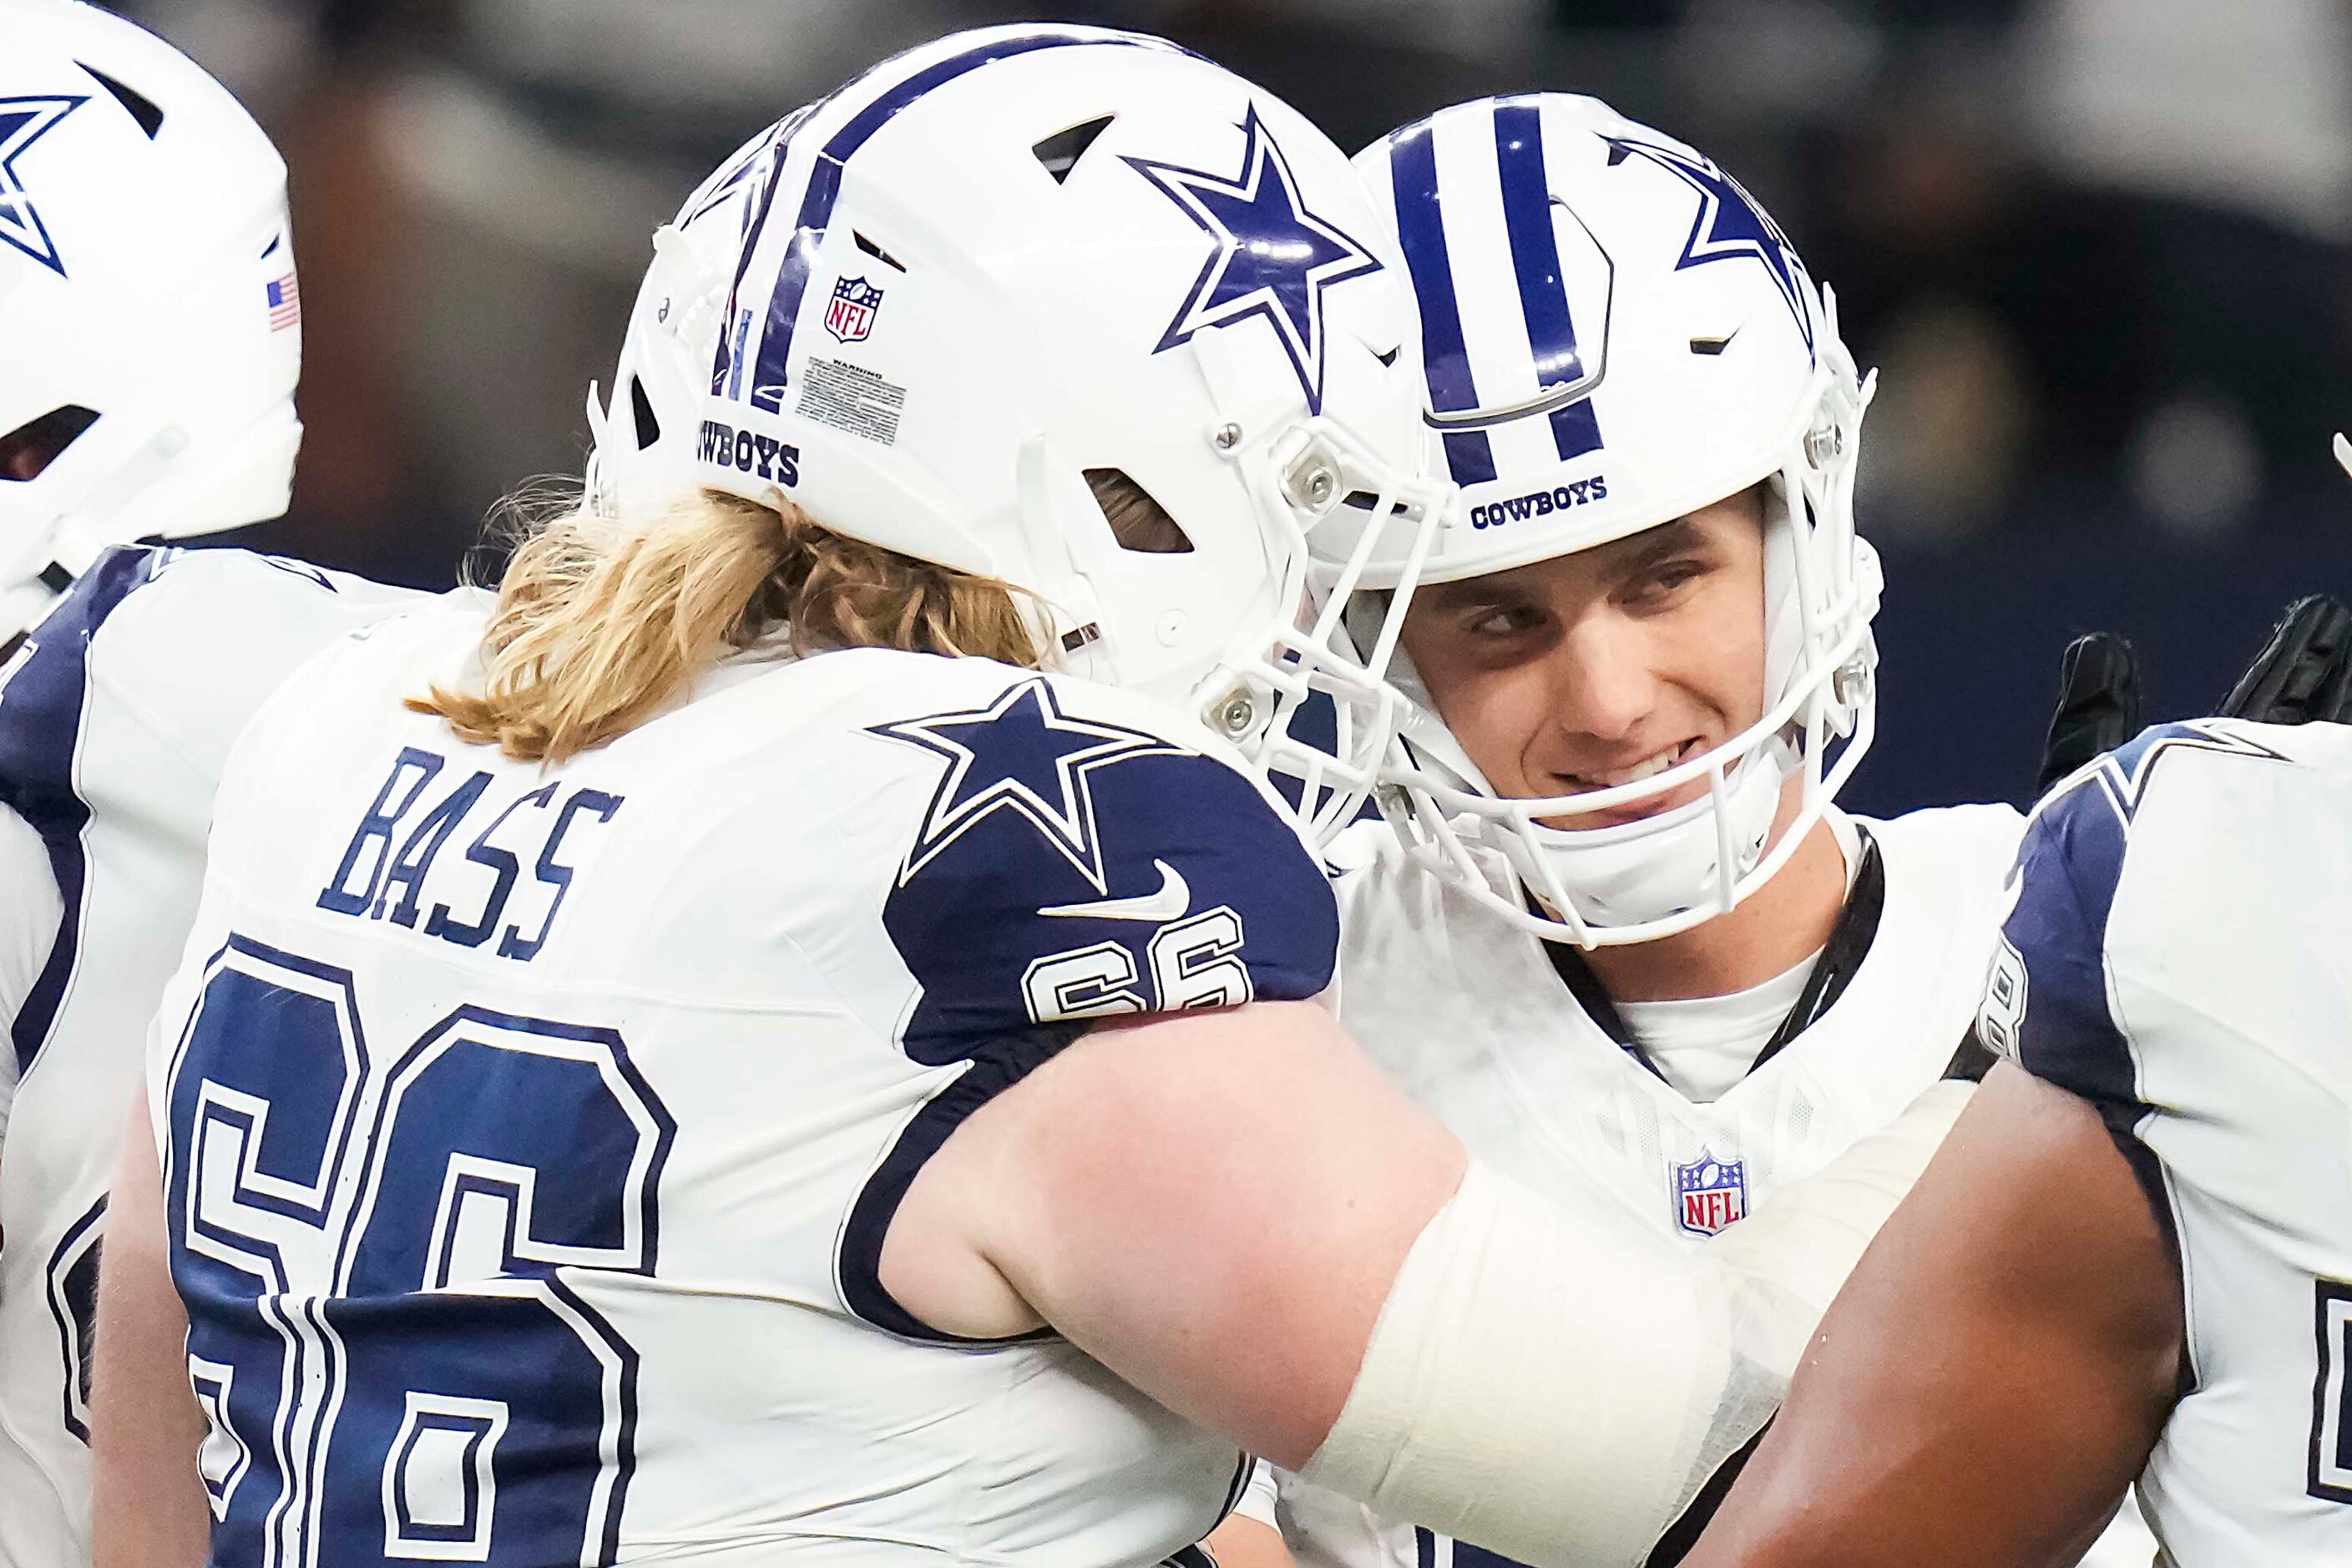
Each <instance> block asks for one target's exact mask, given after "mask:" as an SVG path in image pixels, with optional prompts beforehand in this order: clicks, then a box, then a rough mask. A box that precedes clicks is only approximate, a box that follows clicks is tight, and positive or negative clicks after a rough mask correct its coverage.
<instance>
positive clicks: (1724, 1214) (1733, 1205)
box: [1675, 1150, 1748, 1236]
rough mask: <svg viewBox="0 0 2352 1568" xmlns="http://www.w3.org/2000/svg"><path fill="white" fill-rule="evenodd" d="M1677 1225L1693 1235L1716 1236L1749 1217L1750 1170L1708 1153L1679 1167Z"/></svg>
mask: <svg viewBox="0 0 2352 1568" xmlns="http://www.w3.org/2000/svg"><path fill="white" fill-rule="evenodd" d="M1747 1214H1748V1167H1747V1163H1746V1162H1744V1161H1740V1160H1718V1159H1717V1158H1716V1157H1715V1156H1714V1155H1712V1154H1709V1153H1708V1152H1706V1151H1705V1150H1701V1151H1700V1152H1699V1156H1698V1158H1697V1159H1696V1160H1693V1161H1691V1162H1690V1163H1688V1164H1682V1165H1676V1166H1675V1224H1677V1225H1679V1226H1682V1227H1683V1228H1684V1229H1685V1230H1686V1231H1688V1232H1690V1233H1691V1234H1692V1235H1693V1236H1713V1235H1714V1234H1715V1233H1716V1232H1717V1231H1719V1230H1721V1229H1722V1228H1723V1227H1724V1226H1727V1225H1730V1224H1731V1223H1732V1222H1734V1221H1735V1220H1738V1219H1742V1218H1745V1217H1746V1216H1747Z"/></svg>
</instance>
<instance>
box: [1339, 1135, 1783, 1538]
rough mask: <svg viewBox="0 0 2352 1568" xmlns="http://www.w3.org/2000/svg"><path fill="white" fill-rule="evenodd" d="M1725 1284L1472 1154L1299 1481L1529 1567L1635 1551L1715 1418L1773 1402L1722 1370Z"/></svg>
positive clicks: (1767, 1408) (1745, 1414)
mask: <svg viewBox="0 0 2352 1568" xmlns="http://www.w3.org/2000/svg"><path fill="white" fill-rule="evenodd" d="M1728 1295H1729V1291H1728V1289H1727V1277H1726V1276H1725V1275H1724V1274H1723V1273H1722V1271H1721V1270H1720V1268H1718V1267H1717V1265H1715V1264H1714V1263H1712V1262H1711V1261H1710V1260H1709V1259H1708V1258H1706V1254H1705V1251H1704V1250H1703V1249H1702V1250H1701V1251H1699V1252H1697V1253H1696V1254H1694V1253H1692V1252H1690V1251H1688V1250H1686V1249H1683V1248H1679V1247H1675V1246H1674V1245H1672V1244H1671V1243H1669V1242H1668V1241H1666V1240H1665V1239H1664V1237H1656V1236H1653V1235H1650V1234H1648V1233H1646V1232H1643V1231H1642V1230H1640V1229H1638V1228H1636V1227H1635V1226H1632V1225H1631V1224H1629V1223H1627V1222H1624V1221H1618V1222H1615V1223H1612V1224H1601V1223H1595V1222H1594V1221H1591V1220H1589V1219H1583V1218H1580V1217H1579V1216H1577V1215H1572V1214H1570V1213H1568V1212H1567V1211H1565V1210H1562V1209H1559V1208H1558V1207H1555V1206H1554V1205H1549V1204H1548V1203H1546V1202H1544V1201H1543V1200H1542V1199H1540V1198H1538V1197H1537V1196H1536V1195H1535V1194H1532V1193H1530V1192H1528V1191H1527V1190H1526V1189H1525V1188H1523V1187H1520V1186H1518V1185H1517V1184H1515V1183H1513V1182H1511V1181H1509V1180H1508V1179H1507V1178H1506V1177H1503V1176H1501V1175H1498V1174H1496V1173H1494V1172H1493V1171H1490V1170H1488V1169H1487V1168H1486V1167H1485V1166H1483V1165H1481V1164H1479V1163H1476V1162H1475V1161H1474V1162H1472V1163H1471V1165H1470V1168H1469V1170H1468V1171H1467V1172H1466V1173H1465V1175H1464V1176H1463V1179H1462V1185H1461V1188H1460V1190H1459V1191H1457V1192H1456V1193H1455V1194H1454V1197H1453V1199H1452V1200H1451V1201H1450V1202H1448V1203H1447V1204H1446V1205H1445V1206H1444V1208H1443V1209H1440V1210H1439V1211H1438V1213H1437V1215H1435V1217H1433V1219H1431V1221H1430V1222H1429V1224H1428V1226H1426V1227H1425V1228H1424V1229H1423V1231H1422V1233H1421V1237H1420V1239H1418V1240H1417V1241H1415V1242H1414V1243H1413V1247H1412V1251H1411V1252H1410V1253H1409V1254H1408V1255H1407V1256H1406V1258H1405V1262H1404V1267H1403V1268H1401V1269H1400V1270H1398V1273H1397V1278H1396V1282H1395V1284H1394V1285H1393V1286H1392V1287H1391V1289H1390V1291H1389V1297H1388V1300H1387V1302H1386V1304H1384V1305H1383V1306H1382V1307H1381V1316H1380V1321H1379V1323H1378V1324H1377V1326H1376V1327H1375V1328H1374V1330H1373V1332H1372V1338H1371V1342H1370V1344H1369V1345H1368V1346H1367V1347H1366V1348H1365V1352H1364V1363H1363V1367H1362V1369H1361V1370H1360V1372H1359V1373H1358V1374H1357V1377H1356V1382H1355V1385H1354V1387H1353V1388H1352V1389H1350V1390H1349V1395H1348V1401H1347V1405H1345V1407H1344V1408H1343V1409H1342V1410H1341V1411H1340V1414H1339V1420H1338V1421H1337V1422H1336V1423H1334V1424H1333V1426H1332V1428H1331V1431H1330V1434H1329V1435H1328V1436H1327V1437H1326V1438H1325V1439H1324V1442H1323V1446H1322V1447H1320V1448H1318V1450H1317V1451H1316V1453H1315V1457H1314V1458H1312V1459H1310V1460H1308V1461H1307V1467H1306V1468H1305V1469H1304V1470H1303V1471H1302V1472H1301V1474H1302V1475H1304V1477H1305V1478H1306V1479H1307V1480H1309V1481H1313V1482H1316V1483H1318V1484H1319V1485H1323V1486H1328V1487H1331V1488H1334V1489H1337V1490H1339V1491H1342V1492H1345V1493H1347V1494H1349V1496H1351V1497H1354V1498H1356V1499H1358V1500H1360V1501H1363V1502H1366V1503H1369V1504H1370V1505H1371V1507H1372V1508H1373V1510H1375V1511H1376V1512H1378V1513H1379V1514H1380V1515H1381V1517H1382V1518H1384V1519H1388V1520H1392V1521H1410V1522H1412V1523H1415V1524H1423V1525H1427V1526H1429V1527H1430V1528H1431V1529H1433V1530H1439V1531H1444V1532H1445V1533H1446V1534H1448V1535H1452V1536H1455V1537H1458V1538H1460V1539H1462V1540H1465V1541H1470V1542H1475V1543H1476V1544H1478V1545H1481V1546H1485V1547H1487V1548H1489V1549H1491V1550H1493V1551H1496V1552H1503V1553H1505V1554H1507V1555H1508V1556H1510V1557H1512V1558H1515V1559H1517V1561H1519V1562H1521V1563H1528V1564H1531V1565H1534V1568H1546V1565H1549V1564H1552V1563H1559V1564H1568V1563H1576V1564H1580V1565H1584V1568H1603V1565H1608V1564H1634V1563H1640V1562H1641V1561H1642V1559H1643V1557H1644V1556H1645V1555H1646V1554H1647V1553H1648V1551H1649V1547H1650V1543H1651V1542H1653V1541H1654V1539H1655V1538H1656V1536H1657V1534H1658V1532H1659V1531H1661V1530H1663V1529H1664V1527H1665V1525H1666V1524H1667V1523H1668V1522H1670V1521H1671V1520H1672V1518H1673V1516H1674V1514H1675V1511H1677V1510H1679V1509H1680V1507H1681V1505H1682V1502H1683V1500H1684V1499H1685V1495H1686V1493H1687V1491H1688V1490H1690V1489H1695V1488H1696V1484H1697V1482H1696V1481H1692V1480H1690V1479H1689V1478H1690V1477H1691V1475H1692V1473H1693V1471H1694V1470H1695V1469H1698V1468H1699V1467H1700V1466H1701V1465H1702V1464H1704V1465H1705V1466H1706V1470H1705V1471H1701V1473H1700V1477H1699V1479H1701V1480H1703V1479H1705V1473H1706V1471H1711V1470H1712V1468H1713V1462H1712V1461H1711V1460H1709V1459H1708V1458H1706V1456H1708V1455H1709V1454H1710V1453H1712V1454H1713V1455H1714V1457H1715V1458H1716V1459H1719V1458H1721V1454H1722V1453H1723V1452H1727V1451H1728V1450H1727V1449H1723V1448H1722V1447H1721V1439H1720V1438H1719V1437H1717V1435H1716V1433H1717V1427H1718V1426H1721V1425H1722V1424H1723V1421H1724V1418H1725V1417H1726V1416H1728V1417H1729V1418H1730V1419H1731V1421H1732V1423H1733V1424H1734V1425H1735V1426H1738V1425H1744V1426H1745V1427H1746V1430H1747V1431H1748V1432H1753V1431H1754V1430H1755V1429H1756V1428H1757V1427H1758V1426H1761V1425H1762V1424H1763V1421H1764V1420H1765V1418H1766V1417H1768V1416H1769V1415H1770V1414H1771V1412H1772V1410H1773V1408H1774V1407H1775V1406H1776V1405H1778V1403H1779V1399H1780V1391H1781V1389H1780V1384H1777V1383H1773V1382H1771V1381H1770V1380H1769V1379H1765V1378H1762V1377H1760V1376H1750V1375H1748V1374H1746V1373H1743V1372H1741V1371H1740V1370H1739V1369H1738V1365H1737V1361H1738V1358H1737V1356H1736V1353H1735V1352H1734V1350H1733V1347H1732V1344H1731V1311H1730V1304H1729V1301H1728V1300H1727V1298H1728ZM1743 1390H1744V1391H1745V1392H1744V1393H1743V1392H1742V1391H1743ZM1727 1405H1735V1406H1747V1407H1748V1408H1746V1409H1745V1410H1744V1411H1742V1410H1738V1409H1734V1410H1728V1411H1727V1409H1726V1406H1727ZM1741 1440H1743V1441H1744V1437H1743V1438H1742V1439H1741ZM1732 1446H1733V1447H1737V1444H1736V1443H1735V1444H1734V1445H1732Z"/></svg>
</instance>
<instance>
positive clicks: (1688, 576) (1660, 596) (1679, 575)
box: [1624, 555, 1715, 605]
mask: <svg viewBox="0 0 2352 1568" xmlns="http://www.w3.org/2000/svg"><path fill="white" fill-rule="evenodd" d="M1714 569H1715V568H1714V566H1713V564H1712V563H1709V562H1706V561H1705V560H1702V559H1700V558H1699V557H1697V556H1690V555H1678V556H1675V557H1674V558H1672V559H1671V560H1666V561H1661V562H1659V563H1656V564H1655V565H1654V566H1651V567H1649V568H1648V569H1646V570H1645V571H1643V573H1641V574H1640V575H1638V576H1636V577H1634V578H1633V581H1631V582H1630V583H1628V584H1626V585H1625V588H1624V597H1625V598H1626V599H1627V600H1628V601H1629V602H1631V603H1633V604H1636V605H1661V604H1664V603H1666V602H1667V601H1670V600H1671V599H1673V598H1674V596H1675V594H1676V593H1678V592H1679V591H1681V590H1682V589H1684V588H1685V587H1688V586H1689V585H1690V584H1693V583H1695V582H1696V581H1698V580H1699V579H1700V578H1702V577H1705V576H1706V575H1707V574H1709V573H1710V572H1712V571H1713V570H1714Z"/></svg>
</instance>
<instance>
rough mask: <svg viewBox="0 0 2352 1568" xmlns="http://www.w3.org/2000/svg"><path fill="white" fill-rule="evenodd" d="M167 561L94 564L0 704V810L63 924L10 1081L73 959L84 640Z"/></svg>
mask: <svg viewBox="0 0 2352 1568" xmlns="http://www.w3.org/2000/svg"><path fill="white" fill-rule="evenodd" d="M168 558H169V552H167V551H163V550H157V549H148V548H141V547H136V546H119V547H117V548H116V549H114V550H112V551H110V552H108V553H107V554H105V555H103V556H101V557H100V559H99V562H98V564H97V565H95V566H93V567H91V568H90V569H89V572H88V573H86V574H84V575H83V576H82V578H81V581H80V582H79V583H78V584H76V585H75V587H74V590H73V592H72V594H71V595H68V597H67V598H66V600H65V601H64V602H63V603H61V604H60V605H58V608H57V609H56V610H55V611H53V612H52V613H51V614H50V616H49V617H48V619H47V620H46V621H44V622H42V623H41V625H40V626H37V627H35V628H34V632H33V640H34V647H33V651H32V654H31V656H30V657H29V658H27V659H26V663H25V666H24V668H21V669H19V670H18V671H17V672H16V678H15V679H12V680H11V681H10V682H9V683H8V691H7V697H6V700H5V701H0V805H6V806H8V807H9V808H10V809H11V810H13V811H15V812H16V815H17V816H20V817H22V818H24V820H25V822H26V826H30V827H31V828H32V829H33V830H34V831H35V832H36V833H37V834H39V835H40V836H41V842H42V844H43V846H44V847H46V848H47V850H48V854H49V871H50V874H51V875H52V876H54V877H55V878H56V879H57V884H58V898H59V899H60V900H62V902H63V904H64V907H65V917H64V919H63V920H61V921H58V934H57V940H56V941H55V942H52V943H51V944H50V947H49V957H48V962H47V963H45V964H43V965H42V967H41V973H39V974H38V975H37V976H36V977H35V979H34V981H33V985H32V989H31V990H30V991H28V992H27V993H26V996H25V1001H24V1005H23V1006H22V1007H20V1008H19V1009H18V1010H17V1013H16V1023H15V1025H14V1026H13V1028H12V1031H11V1033H12V1037H13V1039H12V1043H13V1045H14V1047H15V1048H16V1068H17V1072H18V1074H19V1076H21V1075H22V1074H24V1073H26V1072H28V1071H30V1070H31V1069H32V1066H33V1059H34V1058H35V1057H37V1056H38V1055H39V1054H40V1049H41V1047H42V1045H43V1044H44V1043H45V1042H46V1041H47V1039H48V1037H49V1030H50V1028H51V1027H52V1026H54V1025H55V1024H56V1023H57V1017H58V1010H59V1009H60V1008H62V1007H63V1006H64V1005H65V999H66V990H67V987H68V984H70V983H71V982H72V980H73V976H74V972H75V970H76V969H77V968H78V967H79V963H80V958H81V918H82V899H83V895H84V893H85V892H86V890H87V887H88V881H89V857H88V854H87V852H86V851H85V850H84V848H83V846H82V841H81V833H82V829H83V827H84V826H87V825H88V824H89V805H88V803H86V802H85V801H84V800H83V799H82V798H81V795H80V794H79V790H78V788H77V787H76V781H75V779H74V756H75V753H76V752H78V751H79V749H80V743H81V725H82V710H83V699H84V697H85V695H86V694H87V691H88V688H89V668H88V661H89V644H90V638H91V637H93V636H95V635H96V633H97V631H98V628H99V627H100V625H102V624H103V623H104V622H105V620H106V618H107V616H110V615H112V614H113V613H114V611H115V608H116V606H118V605H121V603H122V601H123V600H125V599H127V598H129V597H130V596H131V593H132V592H133V591H134V590H136V589H137V588H139V587H140V586H141V585H142V584H145V583H146V582H147V581H148V580H149V579H150V578H151V577H152V576H153V574H154V573H155V570H156V569H157V567H158V565H159V564H160V563H162V562H163V561H164V560H166V559H168Z"/></svg>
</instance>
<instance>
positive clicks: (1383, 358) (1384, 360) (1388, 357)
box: [1372, 349, 1398, 369]
mask: <svg viewBox="0 0 2352 1568" xmlns="http://www.w3.org/2000/svg"><path fill="white" fill-rule="evenodd" d="M1397 352H1398V351H1397V350H1395V349H1391V350H1389V352H1388V353H1384V354H1374V355H1373V356H1372V357H1373V358H1374V359H1376V360H1379V361H1380V362H1381V368H1382V369H1386V368H1387V367H1388V366H1390V365H1392V364H1394V363H1396V359H1397Z"/></svg>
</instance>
